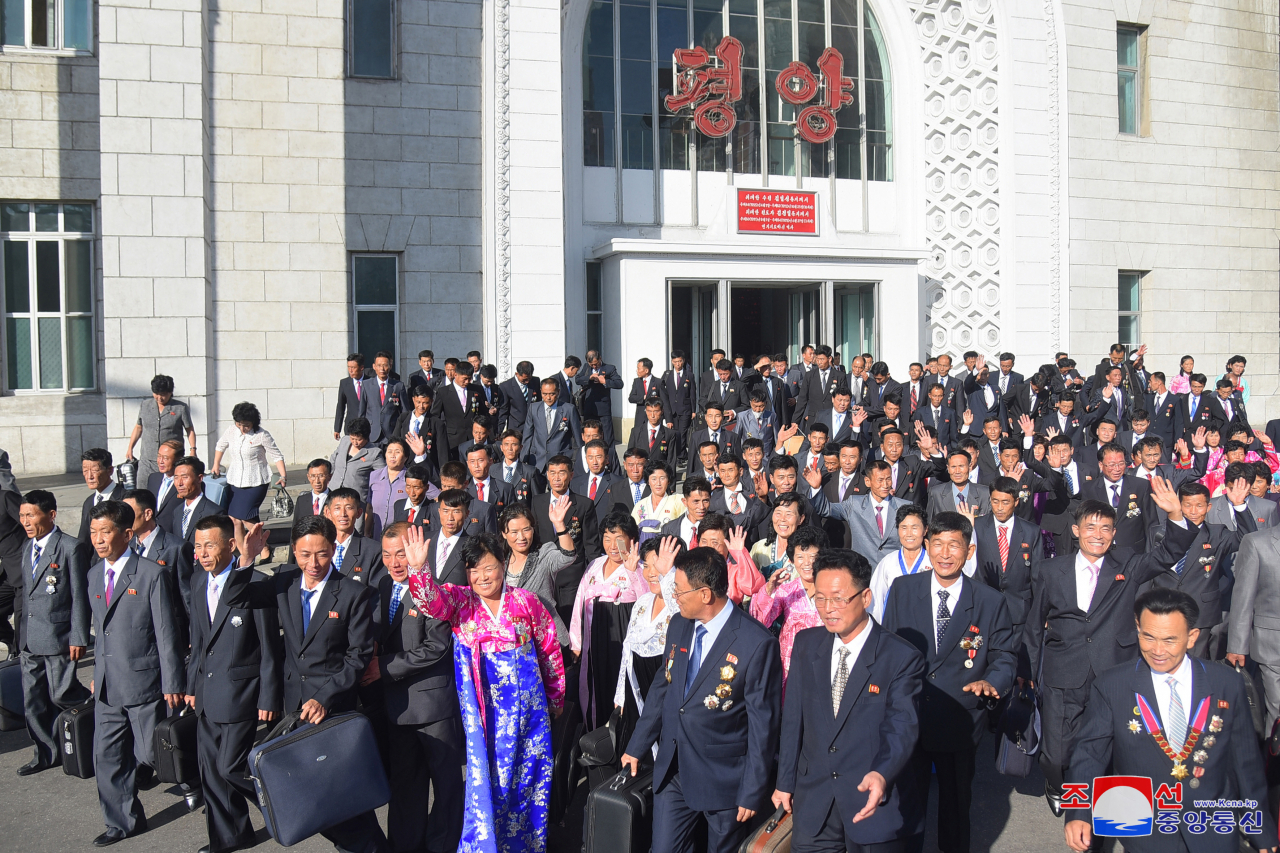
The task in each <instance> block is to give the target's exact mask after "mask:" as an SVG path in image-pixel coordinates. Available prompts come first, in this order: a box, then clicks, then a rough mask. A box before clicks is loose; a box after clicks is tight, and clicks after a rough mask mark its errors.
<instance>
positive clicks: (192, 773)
mask: <svg viewBox="0 0 1280 853" xmlns="http://www.w3.org/2000/svg"><path fill="white" fill-rule="evenodd" d="M196 726H197V721H196V715H195V714H194V713H192V711H191V709H190V708H189V707H187V706H186V705H183V706H182V710H181V711H180V712H178V713H177V714H174V715H172V716H169V717H165V718H164V719H163V720H161V721H160V722H158V723H156V731H155V735H154V736H153V743H152V746H153V747H154V750H155V757H156V780H157V781H160V782H163V783H165V784H166V785H175V784H178V785H180V784H182V783H184V782H191V781H195V780H198V779H199V778H200V761H199V759H198V758H197V754H196Z"/></svg>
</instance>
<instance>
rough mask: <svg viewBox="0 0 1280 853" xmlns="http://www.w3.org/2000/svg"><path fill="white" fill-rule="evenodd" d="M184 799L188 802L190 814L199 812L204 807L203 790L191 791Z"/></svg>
mask: <svg viewBox="0 0 1280 853" xmlns="http://www.w3.org/2000/svg"><path fill="white" fill-rule="evenodd" d="M184 798H185V799H186V801H187V812H188V814H190V813H192V812H197V811H199V810H200V809H201V808H203V807H204V791H203V790H196V791H191V792H189V793H187V794H185V795H184Z"/></svg>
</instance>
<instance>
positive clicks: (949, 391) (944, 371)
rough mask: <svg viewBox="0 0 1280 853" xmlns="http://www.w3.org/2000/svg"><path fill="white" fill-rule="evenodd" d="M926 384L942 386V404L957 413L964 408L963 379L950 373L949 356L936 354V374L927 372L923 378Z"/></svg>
mask: <svg viewBox="0 0 1280 853" xmlns="http://www.w3.org/2000/svg"><path fill="white" fill-rule="evenodd" d="M924 381H925V385H926V386H932V385H941V386H942V391H943V394H942V405H943V406H946V407H947V408H948V409H951V410H952V411H954V412H955V413H956V414H957V415H958V414H959V413H960V412H961V411H963V410H964V404H965V395H964V380H963V379H960V378H959V377H957V376H952V375H951V356H949V355H947V354H946V353H943V354H942V355H940V356H938V373H937V375H936V376H935V375H933V374H929V375H927V376H925V378H924Z"/></svg>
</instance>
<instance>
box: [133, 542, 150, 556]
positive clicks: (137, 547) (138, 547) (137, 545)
mask: <svg viewBox="0 0 1280 853" xmlns="http://www.w3.org/2000/svg"><path fill="white" fill-rule="evenodd" d="M132 544H133V553H135V554H137V555H138V556H139V557H141V556H143V555H144V554H145V553H146V551H147V546H146V545H144V544H142V540H141V539H138V538H137V537H135V538H134V540H133V543H132Z"/></svg>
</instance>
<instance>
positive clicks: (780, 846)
mask: <svg viewBox="0 0 1280 853" xmlns="http://www.w3.org/2000/svg"><path fill="white" fill-rule="evenodd" d="M738 853H791V815H790V814H788V813H787V810H786V809H778V810H777V811H776V812H774V813H773V817H771V818H769V820H768V821H767V822H766V823H765V825H764V826H762V827H760V828H759V829H757V830H756V831H755V832H753V833H751V834H750V835H748V836H747V840H746V841H744V842H742V846H741V847H739V848H738Z"/></svg>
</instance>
